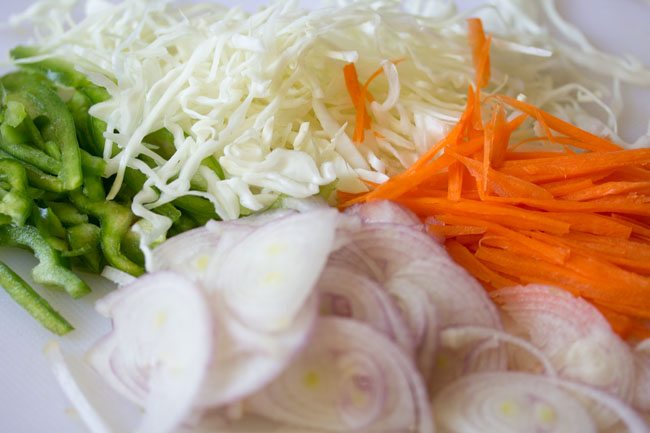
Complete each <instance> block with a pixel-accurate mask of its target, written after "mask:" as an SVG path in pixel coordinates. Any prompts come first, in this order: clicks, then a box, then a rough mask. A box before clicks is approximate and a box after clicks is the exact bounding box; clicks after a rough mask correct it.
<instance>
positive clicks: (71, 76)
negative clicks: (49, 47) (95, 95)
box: [9, 45, 91, 87]
mask: <svg viewBox="0 0 650 433" xmlns="http://www.w3.org/2000/svg"><path fill="white" fill-rule="evenodd" d="M42 54H43V52H42V51H40V50H39V49H38V48H37V47H34V46H26V45H19V46H17V47H15V48H14V49H12V50H11V51H9V55H10V56H11V58H12V59H13V60H14V62H15V61H16V60H25V62H16V63H18V64H19V66H21V67H24V68H28V69H32V70H34V71H38V72H40V73H42V74H43V75H45V76H47V77H48V78H49V79H51V80H52V81H57V82H59V83H61V84H64V85H66V86H69V87H81V86H87V85H89V84H91V83H90V81H88V79H87V78H86V76H85V75H84V74H82V73H81V72H78V71H77V70H75V68H74V65H72V64H71V63H68V62H66V61H65V60H61V59H55V58H51V59H44V60H38V61H34V62H29V61H28V59H29V58H30V57H37V56H41V55H42Z"/></svg>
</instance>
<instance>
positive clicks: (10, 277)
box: [0, 262, 74, 335]
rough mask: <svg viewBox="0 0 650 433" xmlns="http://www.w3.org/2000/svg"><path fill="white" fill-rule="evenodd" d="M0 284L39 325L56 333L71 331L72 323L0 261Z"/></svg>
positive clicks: (63, 333) (62, 333)
mask: <svg viewBox="0 0 650 433" xmlns="http://www.w3.org/2000/svg"><path fill="white" fill-rule="evenodd" d="M0 286H2V287H3V288H4V289H5V291H6V292H7V293H8V294H9V296H11V298H12V299H13V300H14V301H16V303H17V304H18V305H20V306H21V307H23V308H24V309H25V310H26V311H27V312H28V313H29V314H30V315H31V316H32V317H33V318H35V319H36V320H38V321H39V322H40V324H41V325H43V326H44V327H45V328H47V329H48V330H50V331H51V332H53V333H55V334H57V335H65V334H67V333H68V332H70V331H72V330H73V329H74V328H73V327H72V325H71V324H70V323H69V322H68V321H67V320H65V319H64V318H63V316H61V314H59V313H58V312H57V311H56V310H55V309H54V308H52V306H51V305H50V304H49V303H48V302H47V301H46V300H45V299H44V298H43V297H41V296H40V295H39V294H38V293H37V292H36V291H35V290H34V289H33V288H32V287H30V286H29V284H27V282H26V281H25V280H23V279H22V278H21V277H20V276H19V275H18V274H16V273H15V272H14V271H12V270H11V269H10V268H9V267H8V266H7V265H6V264H4V263H2V262H0Z"/></svg>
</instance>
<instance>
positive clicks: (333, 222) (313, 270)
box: [206, 209, 338, 332]
mask: <svg viewBox="0 0 650 433" xmlns="http://www.w3.org/2000/svg"><path fill="white" fill-rule="evenodd" d="M337 225H338V212H337V211H336V210H335V209H321V210H314V211H309V212H305V213H300V214H295V215H290V216H286V217H283V218H280V219H277V220H275V221H273V222H271V223H267V224H265V225H263V226H261V227H259V228H257V229H256V230H255V231H254V232H252V233H251V234H250V235H248V236H246V237H245V238H243V239H241V241H240V242H239V243H238V244H236V245H235V246H233V248H232V249H231V250H230V251H229V252H228V254H224V255H223V256H221V260H220V261H219V262H218V263H213V265H212V266H211V269H210V273H209V277H208V281H207V282H206V284H207V287H209V288H211V290H212V291H216V292H218V293H219V296H221V297H222V298H223V301H224V303H225V305H226V306H227V307H228V309H229V310H230V311H231V312H232V313H233V314H234V315H235V316H236V317H237V318H238V319H239V320H240V321H241V322H242V323H244V324H246V326H249V327H251V328H255V329H257V330H260V331H264V332H278V331H282V330H283V329H286V328H288V327H290V326H291V324H292V322H293V318H294V316H295V315H296V314H297V312H298V311H299V310H300V309H301V307H302V305H303V304H304V302H305V300H306V299H307V297H309V295H310V294H311V293H312V289H313V287H314V286H315V284H316V281H317V280H318V277H319V275H320V273H321V271H322V269H323V268H324V266H325V263H326V261H327V257H328V256H329V254H330V252H331V250H332V246H333V244H334V236H335V233H336V228H337ZM298 264H299V265H298Z"/></svg>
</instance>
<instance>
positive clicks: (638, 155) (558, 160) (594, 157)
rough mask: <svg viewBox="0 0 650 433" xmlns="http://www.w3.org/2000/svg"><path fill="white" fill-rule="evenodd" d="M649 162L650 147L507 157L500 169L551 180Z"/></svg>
mask: <svg viewBox="0 0 650 433" xmlns="http://www.w3.org/2000/svg"><path fill="white" fill-rule="evenodd" d="M649 163H650V149H633V150H618V151H610V152H587V153H580V154H575V155H566V156H558V157H555V158H539V159H530V160H520V161H506V162H505V163H504V164H503V166H502V167H501V170H502V171H503V172H504V173H507V174H510V175H512V176H518V177H521V178H522V179H526V180H529V181H531V182H549V181H554V180H560V179H567V178H569V177H576V176H584V175H588V174H592V173H594V174H597V173H601V172H603V171H608V170H614V169H617V168H622V167H626V166H635V165H642V164H649Z"/></svg>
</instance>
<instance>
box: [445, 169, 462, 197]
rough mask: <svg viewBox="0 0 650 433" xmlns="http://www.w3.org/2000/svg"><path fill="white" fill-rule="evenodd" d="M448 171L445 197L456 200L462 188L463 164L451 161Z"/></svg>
mask: <svg viewBox="0 0 650 433" xmlns="http://www.w3.org/2000/svg"><path fill="white" fill-rule="evenodd" d="M448 171H449V174H448V177H447V178H448V185H447V198H448V199H449V200H452V201H458V200H460V196H461V192H462V190H463V174H464V173H463V166H462V165H461V164H460V163H458V162H453V163H452V164H451V165H450V166H449V169H448Z"/></svg>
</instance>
